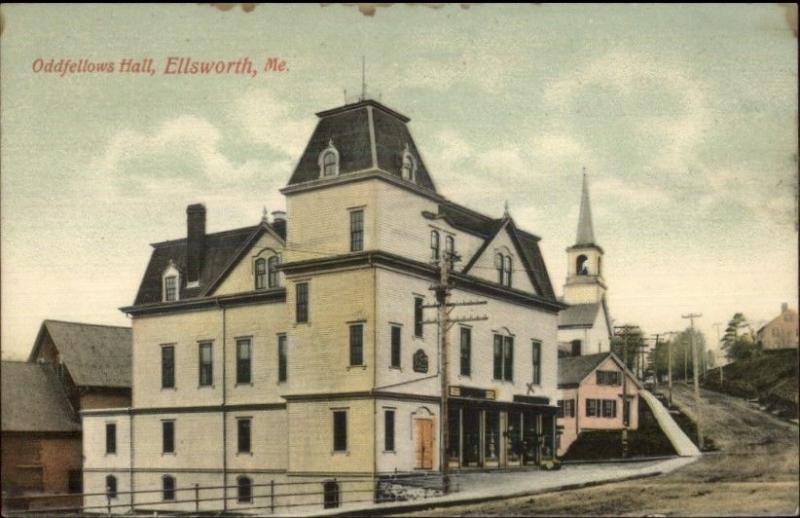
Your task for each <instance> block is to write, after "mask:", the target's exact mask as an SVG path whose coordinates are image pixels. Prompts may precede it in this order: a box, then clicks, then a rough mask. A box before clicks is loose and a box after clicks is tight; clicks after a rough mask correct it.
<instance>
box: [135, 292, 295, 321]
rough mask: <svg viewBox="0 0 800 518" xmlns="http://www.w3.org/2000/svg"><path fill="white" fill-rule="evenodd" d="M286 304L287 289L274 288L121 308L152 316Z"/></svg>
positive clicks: (136, 313)
mask: <svg viewBox="0 0 800 518" xmlns="http://www.w3.org/2000/svg"><path fill="white" fill-rule="evenodd" d="M279 302H286V288H273V289H270V290H259V291H247V292H243V293H233V294H230V295H219V296H216V297H201V298H196V299H185V300H179V301H176V302H152V303H149V304H139V305H136V306H125V307H122V308H119V310H120V311H122V312H123V313H127V314H129V315H132V316H139V315H150V314H157V313H176V312H181V311H194V310H199V309H209V308H213V307H217V306H219V307H229V306H237V305H242V304H274V303H279Z"/></svg>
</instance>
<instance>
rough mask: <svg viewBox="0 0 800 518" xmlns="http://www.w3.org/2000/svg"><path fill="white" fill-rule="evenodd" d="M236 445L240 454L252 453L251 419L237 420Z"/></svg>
mask: <svg viewBox="0 0 800 518" xmlns="http://www.w3.org/2000/svg"><path fill="white" fill-rule="evenodd" d="M236 428H237V430H236V431H237V436H236V445H237V451H238V452H239V453H250V419H237V420H236Z"/></svg>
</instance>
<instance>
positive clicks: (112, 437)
mask: <svg viewBox="0 0 800 518" xmlns="http://www.w3.org/2000/svg"><path fill="white" fill-rule="evenodd" d="M106 453H117V425H116V424H115V423H106Z"/></svg>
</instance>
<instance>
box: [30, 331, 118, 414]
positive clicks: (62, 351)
mask: <svg viewBox="0 0 800 518" xmlns="http://www.w3.org/2000/svg"><path fill="white" fill-rule="evenodd" d="M28 361H29V362H47V363H50V364H52V365H53V367H54V368H55V370H56V372H57V373H58V376H59V378H60V379H61V381H62V383H63V385H64V388H65V390H66V391H67V397H68V398H69V400H70V403H72V406H73V408H74V409H75V410H76V411H77V410H87V409H92V408H116V407H127V406H130V402H131V328H130V327H118V326H104V325H95V324H83V323H78V322H61V321H58V320H45V321H44V322H42V326H41V327H40V328H39V334H38V335H37V336H36V341H35V342H34V344H33V349H32V350H31V354H30V356H29V357H28Z"/></svg>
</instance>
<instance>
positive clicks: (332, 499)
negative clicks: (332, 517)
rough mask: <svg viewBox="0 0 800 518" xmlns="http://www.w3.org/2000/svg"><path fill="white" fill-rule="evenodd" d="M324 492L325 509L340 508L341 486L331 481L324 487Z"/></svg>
mask: <svg viewBox="0 0 800 518" xmlns="http://www.w3.org/2000/svg"><path fill="white" fill-rule="evenodd" d="M322 492H323V507H324V508H325V509H332V508H334V507H339V484H337V483H336V482H335V481H333V480H329V481H327V482H325V483H324V484H323V485H322Z"/></svg>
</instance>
